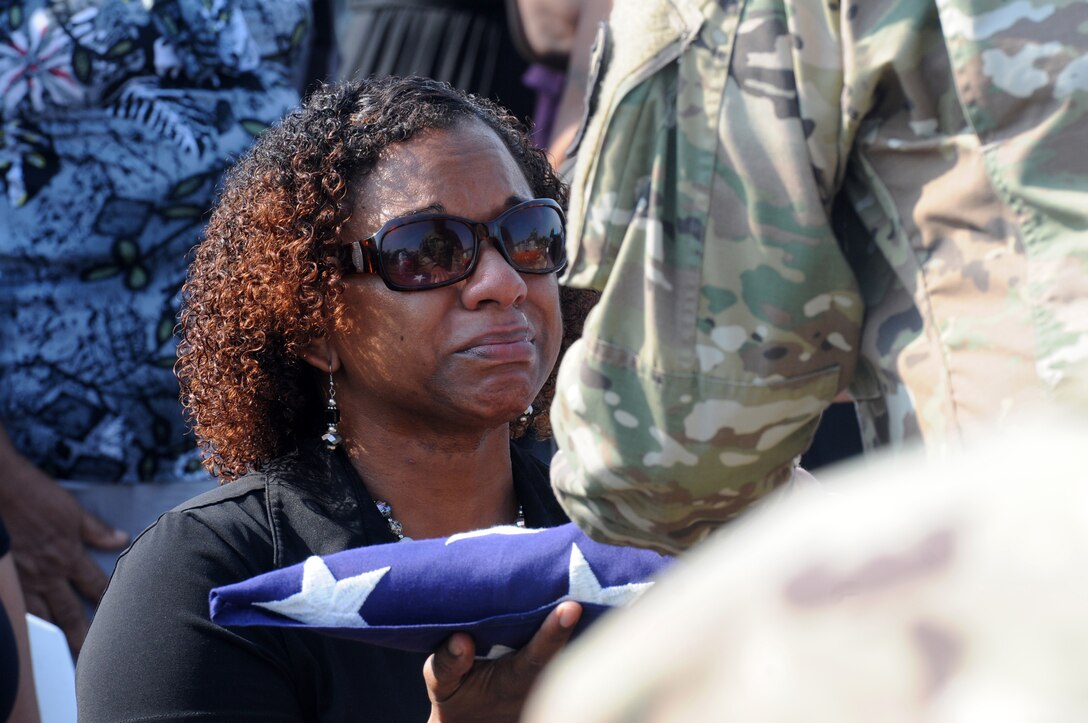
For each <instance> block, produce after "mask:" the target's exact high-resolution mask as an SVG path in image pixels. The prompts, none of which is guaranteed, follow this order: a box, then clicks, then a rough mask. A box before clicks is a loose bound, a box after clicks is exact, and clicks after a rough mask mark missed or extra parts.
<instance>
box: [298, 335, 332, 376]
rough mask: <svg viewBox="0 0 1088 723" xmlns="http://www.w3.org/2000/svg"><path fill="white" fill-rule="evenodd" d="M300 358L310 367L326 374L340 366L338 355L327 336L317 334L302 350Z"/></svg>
mask: <svg viewBox="0 0 1088 723" xmlns="http://www.w3.org/2000/svg"><path fill="white" fill-rule="evenodd" d="M302 358H303V359H305V360H306V363H307V364H309V365H310V366H312V367H316V368H317V369H318V370H320V371H321V372H324V373H325V374H328V373H330V372H334V371H336V370H337V369H339V368H340V355H339V354H337V353H336V347H335V346H333V344H332V342H330V341H329V338H328V337H327V336H319V337H318V338H316V339H314V340H313V341H311V342H310V344H309V346H307V347H306V350H305V351H304V352H302Z"/></svg>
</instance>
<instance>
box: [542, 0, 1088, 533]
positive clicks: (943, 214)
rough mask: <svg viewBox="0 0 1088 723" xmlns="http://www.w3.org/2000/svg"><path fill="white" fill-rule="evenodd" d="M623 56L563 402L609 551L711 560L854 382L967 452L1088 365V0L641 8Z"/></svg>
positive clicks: (872, 431) (682, 1)
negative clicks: (715, 535)
mask: <svg viewBox="0 0 1088 723" xmlns="http://www.w3.org/2000/svg"><path fill="white" fill-rule="evenodd" d="M600 40H603V41H604V43H603V47H602V48H598V56H599V57H600V59H601V60H602V65H603V70H602V72H601V74H600V76H599V81H598V82H597V84H596V87H595V89H594V91H593V95H592V96H591V98H590V106H591V108H596V112H595V113H594V115H593V117H592V120H591V122H590V123H589V125H588V127H587V128H586V131H585V133H584V136H583V138H582V140H581V146H580V149H579V152H578V163H577V165H576V167H575V171H574V178H573V184H572V190H573V199H572V202H571V208H570V213H569V218H570V228H569V237H570V239H571V241H570V243H571V266H570V270H569V272H568V274H567V277H566V280H567V283H569V284H571V285H573V286H583V287H594V288H600V289H603V297H602V300H601V303H600V304H599V305H598V307H597V308H596V309H595V310H594V312H593V313H592V314H591V316H590V318H589V319H588V320H587V323H586V327H585V335H584V337H583V340H582V341H581V342H579V343H578V344H577V345H576V346H575V347H573V348H572V349H571V350H570V352H569V353H568V354H567V356H566V358H565V360H564V362H563V365H562V368H561V370H560V374H559V381H558V389H559V390H560V393H559V394H557V395H556V401H555V404H554V406H553V409H552V424H553V426H554V428H555V432H556V440H557V442H558V445H559V448H560V450H561V452H560V454H559V455H558V456H557V458H556V460H555V462H554V464H553V467H552V481H553V485H554V487H555V489H556V492H557V494H558V496H559V498H560V500H561V501H562V503H563V506H564V507H565V508H566V509H567V511H568V512H569V513H570V515H571V518H572V519H574V520H575V521H577V522H578V523H579V525H580V526H582V527H583V528H584V529H586V530H587V532H589V533H590V534H591V535H594V536H595V537H597V538H600V539H604V540H609V541H613V542H619V543H626V544H634V545H640V546H650V547H655V548H657V549H660V550H664V551H668V552H676V551H678V550H682V549H685V548H687V547H689V546H690V545H692V544H693V543H695V542H697V541H698V540H700V539H702V538H703V537H704V536H705V535H706V534H708V532H710V531H711V530H713V529H714V528H715V527H717V526H718V525H720V524H721V523H722V522H723V521H725V520H728V519H730V518H731V517H733V516H734V515H736V514H737V513H739V512H740V511H741V510H743V509H745V508H746V507H747V506H748V505H749V504H750V503H751V502H752V501H753V500H755V499H757V498H759V497H761V496H762V495H764V494H765V493H767V492H768V491H770V490H771V489H773V488H775V487H776V486H778V485H780V484H782V483H783V482H784V481H786V480H788V479H789V478H790V475H791V470H792V468H793V462H794V460H795V458H796V457H797V456H798V455H799V454H800V453H801V452H802V451H803V450H804V449H805V448H806V447H807V445H808V444H809V441H810V439H811V436H812V434H813V432H814V430H815V428H816V425H817V423H818V420H819V417H820V414H821V412H822V411H823V409H824V408H825V407H826V406H827V405H828V404H829V403H830V401H831V400H832V399H833V398H834V397H835V396H836V394H838V393H839V392H840V390H842V389H844V388H846V387H849V391H850V394H851V396H852V397H853V399H854V400H855V401H856V402H857V404H858V408H859V417H860V419H861V422H862V430H863V435H864V437H865V442H866V446H867V447H868V448H872V447H876V446H880V445H889V444H890V445H899V444H902V443H903V442H904V441H905V440H910V439H911V438H918V437H922V438H924V439H925V442H926V444H927V446H928V447H929V448H930V449H931V451H935V452H938V453H943V452H944V450H945V448H946V447H956V446H958V445H959V444H960V443H961V442H962V440H963V439H964V438H965V437H968V436H971V433H973V432H974V431H975V430H979V429H983V428H985V427H986V423H989V422H992V421H995V420H1000V419H1002V418H1004V417H1006V416H1009V415H1011V414H1013V413H1017V412H1019V410H1020V409H1022V408H1024V407H1030V406H1032V405H1034V404H1036V403H1038V402H1040V401H1045V400H1048V399H1051V398H1055V397H1060V396H1061V394H1062V391H1061V388H1062V385H1063V384H1064V383H1066V382H1067V381H1068V380H1069V379H1070V378H1072V377H1075V376H1076V375H1077V372H1076V371H1075V370H1076V369H1077V368H1078V367H1079V368H1080V369H1082V370H1083V369H1084V367H1085V363H1086V362H1085V360H1088V334H1086V333H1085V332H1086V331H1088V125H1086V122H1088V117H1086V116H1088V4H1086V3H1085V2H1083V1H1073V0H1058V1H1057V2H1042V1H1041V0H1013V1H1011V2H1010V0H938V2H936V3H933V2H926V1H923V0H909V1H908V0H864V1H862V0H848V1H847V2H846V3H843V4H841V5H840V3H839V2H838V1H837V0H823V1H822V2H817V1H813V2H795V1H789V2H788V1H787V0H735V1H733V2H721V3H719V2H707V1H706V0H701V1H700V0H670V2H664V1H661V0H659V1H658V2H649V3H648V2H643V0H617V2H616V3H615V6H614V10H613V13H612V16H611V19H610V25H609V28H608V29H607V32H606V33H604V34H603V35H602V36H601V37H599V41H600ZM1081 373H1082V374H1083V372H1081Z"/></svg>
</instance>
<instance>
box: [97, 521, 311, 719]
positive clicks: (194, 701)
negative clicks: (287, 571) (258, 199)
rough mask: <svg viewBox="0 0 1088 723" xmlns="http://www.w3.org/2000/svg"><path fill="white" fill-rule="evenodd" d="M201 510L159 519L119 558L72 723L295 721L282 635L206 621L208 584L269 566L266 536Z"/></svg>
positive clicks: (255, 528)
mask: <svg viewBox="0 0 1088 723" xmlns="http://www.w3.org/2000/svg"><path fill="white" fill-rule="evenodd" d="M206 512H207V511H206V510H200V509H196V510H185V511H175V512H170V513H167V514H166V515H164V516H163V517H162V518H160V520H159V521H158V522H157V523H156V524H155V525H153V526H152V527H151V528H149V529H148V530H147V531H146V532H144V534H143V535H141V536H140V537H139V538H138V539H137V540H136V542H135V543H134V544H133V546H132V547H131V548H130V549H129V550H128V551H127V552H126V553H125V554H124V555H123V556H122V557H121V559H120V560H119V561H118V564H117V569H116V571H115V572H114V575H113V578H112V580H111V581H110V584H109V587H108V589H107V591H106V595H105V597H104V598H103V600H102V603H101V605H100V607H99V609H98V612H97V614H96V615H95V618H94V622H93V623H92V625H91V630H90V633H89V635H88V637H87V641H86V643H85V645H84V647H83V650H82V652H81V654H80V656H79V664H78V668H77V673H78V675H77V692H78V710H79V720H80V721H82V722H84V723H96V722H98V721H101V722H102V723H118V721H152V720H153V721H156V722H158V723H161V722H162V721H172V720H179V721H185V720H197V719H199V720H200V721H271V722H275V721H300V720H302V719H303V716H302V714H301V713H300V711H299V704H298V697H297V695H296V692H295V691H294V689H293V688H294V686H293V682H292V676H291V673H290V671H291V665H290V662H289V659H290V653H289V650H288V648H287V645H286V644H285V643H284V640H283V637H282V635H281V634H280V633H279V632H278V631H276V630H275V629H273V628H257V627H249V628H235V629H226V628H222V627H220V626H218V625H216V624H214V623H212V622H211V620H210V619H209V615H208V591H209V590H210V589H211V588H212V587H215V586H217V585H221V584H226V583H230V582H236V581H238V580H242V579H244V578H246V577H249V576H251V575H253V574H256V573H258V572H261V571H263V570H268V569H271V568H272V545H271V541H270V535H269V533H268V531H267V529H263V526H262V525H261V524H260V523H259V521H257V520H252V519H251V520H248V522H250V523H252V524H247V520H246V518H245V516H244V515H243V516H241V517H242V519H241V520H240V521H234V520H232V521H231V522H230V524H229V525H228V526H227V527H226V530H225V531H224V529H222V527H223V526H222V525H218V524H215V525H209V517H208V516H207V514H205V513H206ZM213 528H216V529H213Z"/></svg>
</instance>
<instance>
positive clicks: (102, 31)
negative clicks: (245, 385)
mask: <svg viewBox="0 0 1088 723" xmlns="http://www.w3.org/2000/svg"><path fill="white" fill-rule="evenodd" d="M310 29H311V8H310V4H309V2H308V1H307V0H276V1H275V2H258V0H208V1H204V0H160V1H157V2H154V3H151V2H145V3H141V2H129V1H127V0H94V1H93V2H82V1H80V2H77V1H76V0H61V1H49V2H47V1H46V0H23V1H21V2H14V3H6V4H5V5H4V8H3V10H2V11H0V88H2V89H3V102H2V104H0V123H2V128H3V132H2V133H0V217H2V218H3V219H4V223H3V224H0V513H2V514H3V515H4V517H5V519H6V521H7V523H8V527H9V531H10V533H11V537H12V549H13V551H14V556H15V562H16V565H17V567H18V569H19V574H20V578H21V581H22V583H23V589H24V592H25V595H26V602H27V607H28V608H29V610H30V611H31V612H33V613H35V614H37V615H39V616H40V617H43V618H46V619H49V620H53V621H55V622H56V623H57V624H58V625H60V626H61V627H62V628H64V630H65V632H66V633H67V635H68V638H69V642H70V644H71V646H72V648H73V650H78V648H79V646H80V644H81V641H82V639H83V636H84V635H85V632H86V618H85V615H84V611H83V609H82V606H81V604H80V598H81V597H82V598H83V599H85V600H89V601H91V602H96V601H97V600H98V598H99V596H100V595H101V593H102V590H103V588H104V586H105V581H106V577H105V574H104V573H103V571H102V570H101V569H100V568H99V566H98V565H96V564H95V563H94V561H93V560H92V559H91V557H89V556H88V554H87V552H86V551H85V549H84V546H85V545H90V546H92V547H97V548H108V549H111V550H114V551H116V549H117V548H118V547H120V546H123V545H124V544H125V543H126V541H127V539H128V538H129V536H131V535H132V534H133V533H134V532H138V531H139V530H140V529H142V528H143V527H144V526H145V525H146V524H148V523H149V522H150V521H152V520H154V518H155V516H157V514H158V513H160V512H162V511H164V510H166V509H169V508H170V507H171V506H173V505H174V504H176V503H177V502H179V501H181V500H183V499H186V498H188V497H190V496H192V495H193V494H195V493H196V492H198V491H202V490H204V489H207V488H208V487H211V486H214V483H213V482H212V481H211V479H210V477H208V476H207V475H206V473H205V472H203V471H202V469H201V465H200V459H199V455H198V453H197V452H196V447H195V443H194V441H193V438H192V437H191V435H189V434H187V432H186V428H185V423H184V420H183V417H182V413H181V409H180V406H179V403H178V394H179V388H178V383H177V380H176V379H175V378H174V375H173V364H174V359H175V340H174V336H173V328H174V325H175V322H176V315H177V311H178V307H179V298H178V293H179V288H180V286H181V283H182V281H183V279H184V275H185V269H186V265H187V263H186V262H187V258H186V254H187V252H188V251H189V250H190V249H191V248H192V247H193V246H194V245H195V244H196V243H197V241H198V240H199V238H200V236H201V232H202V228H203V225H204V222H205V214H206V212H207V211H208V210H209V208H210V206H211V204H212V199H213V197H214V195H215V192H216V187H217V183H218V181H219V177H220V174H221V173H222V172H223V170H224V169H225V168H226V166H227V165H228V164H229V163H230V162H231V160H232V159H234V158H235V157H237V156H238V155H239V154H240V153H241V152H242V151H243V150H245V149H246V148H247V147H248V146H249V145H250V144H251V143H252V141H253V139H254V137H255V136H256V135H258V134H260V133H261V132H262V131H263V130H264V129H265V128H266V127H268V125H269V124H271V123H273V122H275V121H276V120H278V119H279V118H280V116H281V115H282V114H283V113H284V112H285V111H286V110H287V109H288V108H290V107H291V106H293V105H294V104H295V103H296V102H297V100H298V90H297V88H296V86H297V84H298V83H299V82H300V79H302V78H303V77H304V75H305V65H306V62H307V59H308V44H309V39H310ZM5 430H6V434H5V433H4V431H5ZM57 480H64V481H66V483H69V486H70V489H71V490H73V491H74V492H75V493H76V494H77V495H78V498H79V500H80V503H81V504H82V506H81V504H77V502H76V501H75V499H73V496H72V495H71V494H69V492H67V491H65V490H63V489H62V488H61V487H60V486H58V484H57V482H56V481H57ZM151 482H154V483H170V484H155V485H144V483H151ZM87 510H91V511H97V512H98V513H100V514H108V516H109V522H110V525H109V526H107V525H105V524H103V523H102V522H101V521H99V520H98V519H96V518H95V517H94V516H93V515H91V514H88V512H87ZM113 528H118V529H113ZM114 554H116V553H114ZM100 562H101V563H102V566H103V567H105V568H106V569H107V570H108V569H112V557H110V556H107V557H105V558H104V559H102V560H101V561H100Z"/></svg>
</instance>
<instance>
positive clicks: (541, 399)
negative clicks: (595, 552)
mask: <svg viewBox="0 0 1088 723" xmlns="http://www.w3.org/2000/svg"><path fill="white" fill-rule="evenodd" d="M565 194H566V189H565V188H564V186H563V184H562V183H561V182H560V181H559V179H558V178H557V177H556V176H555V174H554V173H553V172H552V170H551V166H550V165H549V164H548V161H547V159H546V157H545V156H544V154H543V153H542V152H541V151H539V150H537V149H536V148H534V147H533V146H532V145H531V143H530V142H529V140H528V137H527V136H526V134H525V131H524V129H523V128H522V127H521V126H520V124H518V122H517V121H516V120H514V119H513V118H512V117H511V116H509V115H508V114H506V113H505V112H504V111H502V110H501V109H500V108H498V107H497V106H495V105H493V104H491V103H489V102H488V101H485V100H481V99H479V98H475V97H472V96H466V95H464V94H463V93H461V92H460V91H456V90H453V89H451V88H450V87H449V86H447V85H444V84H441V83H437V82H435V81H430V80H424V79H419V78H407V79H396V78H385V79H380V80H369V81H364V82H362V83H353V84H348V85H343V86H339V87H326V88H323V89H321V90H319V91H318V92H317V93H315V94H314V96H313V97H311V98H310V99H309V101H308V103H307V104H306V106H305V107H304V108H303V109H301V110H300V111H298V112H295V113H293V114H292V115H290V116H288V117H287V118H286V119H285V120H284V121H283V123H282V124H281V125H279V126H277V127H275V128H273V129H271V130H269V131H268V132H267V133H265V134H264V135H263V136H262V137H261V139H260V140H259V141H258V142H257V144H256V145H255V147H254V148H253V149H252V151H251V152H250V153H249V154H248V155H247V156H246V157H244V158H243V159H242V161H241V162H240V163H239V164H238V165H237V166H236V167H235V169H234V170H233V171H232V172H231V173H230V175H229V176H228V179H227V182H226V185H225V188H224V191H223V195H222V199H221V201H220V203H219V205H218V208H217V209H216V211H215V213H214V215H213V217H212V220H211V223H210V225H209V227H208V231H207V235H206V240H205V241H204V242H203V243H202V244H201V245H200V246H199V248H198V249H197V251H196V256H195V260H194V262H193V264H192V267H191V269H190V274H189V279H188V281H187V283H186V285H185V288H184V292H183V293H184V299H183V301H184V309H183V311H182V315H181V330H182V336H183V338H182V342H181V344H180V347H179V352H178V353H179V360H178V364H177V372H178V376H179V378H180V380H181V384H182V390H183V403H184V405H185V407H186V408H187V410H188V411H189V413H190V415H191V418H192V421H193V426H194V429H195V431H196V434H197V436H198V438H199V440H200V444H201V446H202V450H203V453H204V462H205V465H206V466H207V467H208V469H209V470H210V471H211V472H212V473H213V474H216V475H218V476H220V477H221V478H222V479H223V480H227V481H230V484H227V485H224V486H222V487H221V488H220V489H218V490H215V491H213V492H211V493H208V494H205V495H202V496H200V497H197V498H195V499H194V500H191V501H190V502H188V503H186V504H185V505H183V506H181V507H179V508H177V509H175V510H173V511H171V512H169V513H167V514H165V515H163V516H162V517H161V518H160V519H159V521H158V522H157V523H156V524H155V525H153V526H152V527H151V528H149V529H148V530H147V531H146V532H145V533H144V534H143V535H141V537H140V538H138V539H137V541H136V542H135V543H134V544H133V546H132V548H131V549H130V550H129V551H128V552H127V553H126V554H125V555H124V556H123V558H122V559H121V561H120V563H119V565H118V568H117V571H116V573H115V575H114V578H113V580H112V581H111V583H110V587H109V589H108V591H107V593H106V596H105V599H104V600H103V603H102V606H101V608H100V609H99V612H98V615H97V616H96V618H95V621H94V624H93V625H92V628H91V632H90V636H89V638H88V641H87V645H86V647H85V648H84V651H83V654H82V656H81V658H80V666H79V705H80V717H81V720H85V721H99V720H101V721H118V720H130V721H131V720H151V719H156V720H161V719H181V718H190V717H192V718H196V717H200V718H201V719H205V718H206V719H211V720H227V721H241V720H260V721H273V720H280V721H284V720H290V721H301V720H307V721H310V720H314V721H316V720H322V721H325V720H327V721H344V720H374V721H383V722H388V721H401V720H403V721H421V720H425V719H426V718H427V716H428V715H430V717H431V720H433V721H439V720H458V719H461V718H462V717H463V716H468V717H471V716H473V715H475V716H477V717H478V716H480V715H483V718H484V719H487V720H515V719H516V717H517V714H518V711H519V710H520V705H521V700H522V698H523V697H524V694H525V692H526V691H527V688H528V685H529V684H530V683H531V681H532V679H533V677H534V676H535V674H536V672H537V671H538V670H539V667H540V666H541V665H543V663H544V662H546V661H547V660H548V659H549V658H550V657H551V656H552V655H553V654H554V653H555V652H556V651H557V650H558V649H559V648H560V647H562V645H563V644H564V643H565V641H566V639H567V638H568V637H569V634H570V631H571V628H572V626H573V625H574V624H575V622H576V621H577V619H578V617H579V614H580V608H579V606H578V605H577V604H576V603H569V602H568V603H563V604H562V605H560V606H559V607H558V608H556V610H555V611H554V612H553V613H552V615H551V616H550V617H549V618H548V619H547V620H546V621H545V622H544V624H543V625H542V627H541V628H540V631H539V632H538V633H537V635H536V636H535V637H534V638H533V640H532V641H531V642H530V643H528V644H527V645H526V647H525V648H523V649H522V650H521V651H518V652H517V653H513V654H511V655H509V656H506V657H504V658H501V659H499V660H495V661H474V652H475V651H474V646H473V642H472V639H471V638H470V637H468V636H467V635H464V634H457V635H455V636H453V637H452V638H451V639H450V641H449V643H448V644H447V645H444V646H442V647H441V648H439V650H438V651H436V652H435V654H434V655H432V656H430V658H428V657H427V656H425V655H420V654H414V653H407V652H400V651H394V650H388V649H384V648H378V647H372V646H368V645H363V644H359V643H357V642H351V641H347V640H341V639H338V638H332V637H326V636H323V635H318V634H315V633H312V632H307V631H300V630H297V629H286V628H261V627H247V628H232V629H227V628H222V627H220V626H218V625H216V624H214V623H212V622H211V621H210V620H209V618H208V591H209V590H210V589H211V588H213V587H215V586H217V585H223V584H228V583H232V582H236V581H239V580H242V579H245V578H247V577H251V576H253V575H256V574H259V573H262V572H266V571H269V570H272V569H276V568H281V567H285V566H288V565H292V564H295V563H299V562H302V561H304V560H305V559H306V558H308V557H309V556H311V555H323V554H329V553H331V552H335V551H338V550H343V549H347V548H351V547H359V546H364V545H370V544H377V543H385V542H396V541H397V540H398V539H399V538H402V537H403V538H422V537H440V536H447V535H450V534H453V533H456V532H459V531H465V530H473V529H478V528H481V527H488V526H492V525H497V524H518V525H521V526H529V527H548V526H553V525H557V524H561V523H563V522H566V517H565V516H564V514H563V512H562V510H561V509H560V508H559V506H558V505H557V503H556V502H555V500H554V498H553V497H552V495H551V492H550V489H549V487H548V477H547V469H546V466H545V465H543V464H542V463H540V462H539V461H537V460H535V459H534V458H532V457H530V456H529V455H527V454H525V453H523V452H521V451H520V450H519V449H518V448H517V447H516V446H515V445H512V444H511V441H510V437H511V433H512V431H513V433H518V432H520V431H522V430H523V429H524V428H525V427H526V426H527V425H529V424H531V425H533V426H534V427H535V428H536V430H537V431H538V432H544V433H546V432H547V418H546V414H539V415H537V416H535V418H531V417H532V416H533V415H532V414H531V412H530V411H529V407H530V403H532V408H533V409H538V410H547V408H548V406H549V399H547V396H548V395H549V394H550V387H551V385H552V384H554V382H552V383H550V384H548V385H545V382H546V381H547V380H548V379H549V377H550V376H551V373H552V370H553V367H554V365H555V363H556V359H557V357H558V355H559V353H560V348H561V346H562V345H563V342H564V338H563V337H564V331H563V324H562V322H561V318H560V293H559V287H558V283H557V279H556V272H558V271H559V270H561V269H562V267H563V265H564V263H565V257H564V252H563V214H562V210H561V208H562V205H563V203H564V202H565V200H566V198H565ZM577 332H578V329H577V325H572V326H571V328H570V329H568V334H567V337H568V339H567V340H569V338H570V337H572V336H573V335H575V334H577ZM545 386H547V387H548V388H547V389H545V392H543V396H538V393H541V390H542V388H543V387H545ZM511 420H517V421H516V422H515V423H513V424H512V422H511ZM512 427H514V429H513V430H512V429H511V428H512ZM425 663H426V664H425ZM122 666H123V667H124V668H125V669H126V670H135V671H139V673H138V674H137V676H136V678H135V679H134V678H133V677H132V676H128V677H127V678H125V679H121V678H120V677H118V676H116V674H115V672H116V670H117V668H118V667H122ZM481 711H486V713H484V714H481Z"/></svg>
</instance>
